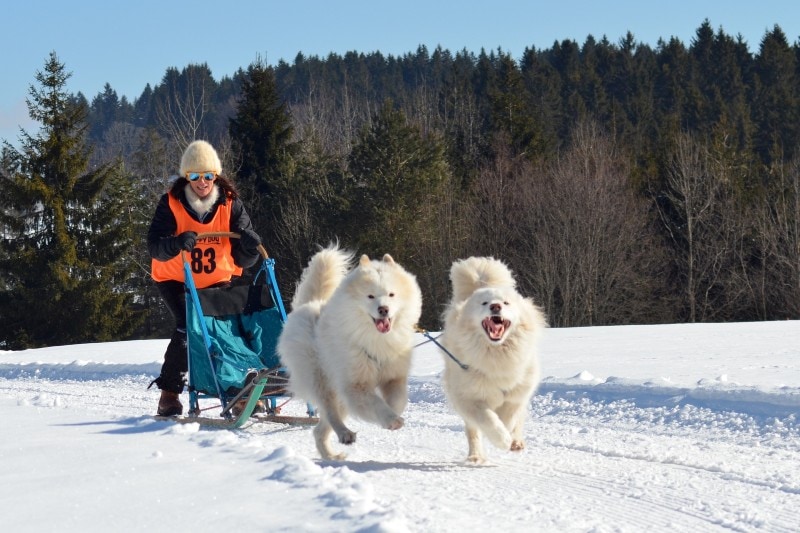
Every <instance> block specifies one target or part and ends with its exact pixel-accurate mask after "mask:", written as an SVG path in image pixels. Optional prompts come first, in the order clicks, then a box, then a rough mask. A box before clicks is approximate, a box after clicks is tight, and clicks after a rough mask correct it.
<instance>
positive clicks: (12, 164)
mask: <svg viewBox="0 0 800 533" xmlns="http://www.w3.org/2000/svg"><path fill="white" fill-rule="evenodd" d="M69 76H70V74H69V73H67V72H66V71H65V69H64V65H63V64H62V63H60V62H59V60H58V57H57V56H56V54H55V53H51V54H50V58H49V60H48V61H47V62H46V63H45V67H44V70H43V71H40V72H37V74H36V80H37V82H38V83H39V86H38V87H34V86H31V89H30V100H29V101H28V106H29V111H30V116H31V118H33V119H34V120H36V121H38V122H39V123H40V124H41V130H40V132H39V133H38V134H37V135H36V136H31V135H29V134H27V133H24V134H23V136H22V139H21V141H22V148H21V149H20V150H17V149H15V148H13V147H12V146H11V145H10V144H8V143H5V145H4V147H3V153H2V184H3V190H4V193H5V202H4V206H3V210H2V218H1V219H0V221H1V223H2V241H0V272H1V273H2V274H0V316H2V317H3V319H4V327H3V329H2V332H0V345H2V346H4V347H6V348H11V349H19V348H28V347H36V346H45V345H49V344H69V343H76V342H88V341H107V340H113V339H119V338H124V337H126V336H127V335H129V334H130V333H131V332H132V331H133V330H134V329H135V327H136V326H137V322H138V321H139V320H140V319H141V318H142V317H140V316H137V313H135V311H134V308H133V304H134V296H135V295H134V294H133V293H132V292H129V291H125V290H123V289H124V288H125V287H126V286H127V283H128V281H129V279H130V276H131V269H132V268H133V265H132V264H131V262H130V261H128V259H127V257H126V253H127V251H128V250H129V249H130V246H131V244H132V243H133V239H132V231H133V227H132V225H131V220H130V218H129V216H128V208H127V206H128V202H129V201H130V200H131V199H135V196H136V195H135V194H134V191H133V189H132V188H131V187H130V180H129V179H128V176H127V175H126V174H124V172H123V170H122V167H121V165H120V164H119V163H116V164H107V165H102V166H99V167H97V168H94V169H88V168H87V167H88V149H87V147H86V145H85V144H84V135H85V129H86V127H87V124H86V121H85V120H86V113H87V109H86V107H85V105H84V104H83V102H81V101H80V100H75V99H73V98H71V97H70V95H69V94H67V93H66V92H65V84H66V81H67V79H68V78H69Z"/></svg>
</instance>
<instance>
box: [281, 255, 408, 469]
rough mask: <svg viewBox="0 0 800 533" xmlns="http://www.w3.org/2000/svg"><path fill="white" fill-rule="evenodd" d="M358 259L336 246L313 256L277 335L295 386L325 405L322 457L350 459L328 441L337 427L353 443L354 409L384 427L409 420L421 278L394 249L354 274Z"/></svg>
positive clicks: (317, 432)
mask: <svg viewBox="0 0 800 533" xmlns="http://www.w3.org/2000/svg"><path fill="white" fill-rule="evenodd" d="M352 259H353V256H352V255H351V254H348V253H346V252H344V251H342V250H340V249H339V248H338V246H335V245H332V246H329V247H328V248H326V249H324V250H322V251H320V252H318V253H317V254H316V255H314V257H312V258H311V261H310V262H309V264H308V267H306V269H305V270H304V271H303V274H302V276H301V278H300V283H299V284H298V287H297V290H296V291H295V297H294V299H293V300H292V312H291V313H290V314H289V317H288V319H287V321H286V324H285V326H284V328H283V332H282V333H281V336H280V338H279V339H278V354H279V355H280V358H281V361H282V363H283V364H284V365H285V366H286V369H287V371H288V372H289V389H290V391H291V392H292V393H293V394H295V395H296V396H298V397H300V398H303V399H305V400H306V401H309V402H311V403H312V404H314V405H315V406H317V408H318V410H319V417H320V421H319V423H318V424H317V426H316V427H315V428H314V438H315V442H316V445H317V450H318V451H319V453H320V455H321V456H322V457H323V458H324V459H343V458H344V457H345V454H343V453H334V451H333V450H332V448H331V447H330V444H329V442H328V441H329V437H330V434H331V432H332V431H333V432H335V433H336V435H337V436H338V439H339V442H341V443H342V444H352V443H354V442H355V440H356V434H355V433H354V432H352V431H351V430H350V429H348V427H347V426H345V424H344V420H345V418H346V417H347V416H348V415H349V414H352V415H354V416H356V417H358V418H360V419H362V420H365V421H367V422H371V423H374V424H377V425H379V426H381V427H384V428H386V429H392V430H393V429H399V428H401V427H402V426H403V424H404V420H403V417H402V416H401V414H402V412H403V410H404V409H405V407H406V403H407V402H408V372H409V369H410V366H411V353H412V350H413V346H414V332H415V327H416V324H417V321H418V320H419V317H420V314H421V312H422V294H421V292H420V289H419V285H418V284H417V281H416V278H415V277H414V276H413V275H412V274H410V273H408V272H407V271H406V270H404V269H403V268H402V267H401V266H400V265H398V264H397V263H395V261H394V260H393V259H392V257H391V256H390V255H388V254H387V255H384V256H383V259H382V260H380V261H377V260H370V259H369V258H368V257H367V256H366V255H363V256H361V258H360V260H359V262H358V264H357V265H356V266H355V267H354V268H352V270H349V272H348V268H349V265H350V263H351V261H352ZM387 324H390V327H388V331H387Z"/></svg>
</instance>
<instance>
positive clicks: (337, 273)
mask: <svg viewBox="0 0 800 533" xmlns="http://www.w3.org/2000/svg"><path fill="white" fill-rule="evenodd" d="M352 261H353V254H352V253H350V252H347V251H345V250H342V249H340V248H339V245H338V244H331V245H329V246H328V247H327V248H324V249H322V250H320V251H319V252H317V253H316V254H314V256H313V257H312V258H311V260H310V261H309V262H308V266H307V267H306V268H305V269H304V270H303V274H302V275H301V276H300V282H299V283H298V284H297V289H296V290H295V292H294V298H292V309H297V308H298V307H300V306H301V305H303V304H306V303H308V302H312V301H314V300H321V301H323V302H324V301H327V300H328V298H330V297H331V295H332V294H333V291H335V290H336V287H338V286H339V284H340V283H341V282H342V279H344V277H345V275H346V274H347V272H348V271H349V270H350V266H351V262H352Z"/></svg>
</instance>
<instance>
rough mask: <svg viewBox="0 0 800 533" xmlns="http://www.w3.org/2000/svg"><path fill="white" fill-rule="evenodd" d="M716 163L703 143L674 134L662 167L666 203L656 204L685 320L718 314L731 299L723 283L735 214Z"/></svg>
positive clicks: (727, 183) (723, 174) (727, 181)
mask: <svg viewBox="0 0 800 533" xmlns="http://www.w3.org/2000/svg"><path fill="white" fill-rule="evenodd" d="M718 163H719V161H718V160H717V159H715V157H714V154H712V153H711V151H710V150H709V148H708V146H707V145H706V144H704V143H702V142H700V141H698V140H697V139H695V138H694V137H693V136H692V135H690V134H688V133H681V134H679V135H678V136H677V138H676V140H675V145H674V148H673V150H672V152H671V154H670V156H669V159H668V162H667V167H666V170H667V183H666V185H667V187H666V189H665V191H664V197H663V199H664V200H666V201H662V202H658V205H659V213H660V215H661V220H662V222H663V224H664V227H665V228H666V229H667V231H668V234H669V236H670V238H671V241H672V246H673V253H672V257H673V261H674V262H675V265H676V270H677V272H678V273H679V277H680V279H681V284H682V291H681V292H682V294H683V296H684V300H685V305H686V307H687V312H688V317H687V318H688V320H689V321H690V322H698V321H706V320H709V319H712V318H714V317H718V316H720V315H721V314H722V313H723V311H724V310H725V309H726V307H727V305H728V304H730V303H731V302H732V298H731V296H732V295H731V294H730V293H726V292H725V290H724V287H725V285H726V282H727V281H728V280H727V279H726V278H727V277H729V276H730V275H731V258H732V256H733V249H734V243H733V241H734V239H735V238H736V235H737V234H739V229H738V228H737V227H736V224H737V217H738V215H737V211H736V209H735V206H734V203H733V202H732V198H731V195H730V176H729V174H728V173H727V172H725V169H724V168H723V167H721V166H720V165H719V164H718ZM727 310H728V311H730V308H729V307H728V308H727Z"/></svg>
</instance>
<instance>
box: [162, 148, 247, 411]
mask: <svg viewBox="0 0 800 533" xmlns="http://www.w3.org/2000/svg"><path fill="white" fill-rule="evenodd" d="M210 232H235V233H238V234H240V235H241V237H240V238H239V239H224V238H223V239H216V238H211V239H205V238H204V239H199V240H198V237H197V235H198V233H210ZM259 244H261V239H260V238H259V236H258V234H257V233H256V232H255V231H253V224H252V222H251V221H250V216H249V215H248V214H247V211H246V210H245V208H244V204H242V201H241V199H240V198H239V195H238V193H237V191H236V188H235V187H234V186H233V183H232V182H230V181H229V180H228V179H226V178H225V177H224V176H222V164H221V163H220V160H219V156H218V155H217V152H216V150H214V148H213V147H212V146H211V145H210V144H209V143H207V142H206V141H194V142H192V143H191V144H190V145H189V146H188V147H187V148H186V151H185V152H184V153H183V157H182V158H181V166H180V175H179V177H178V179H177V180H176V181H175V183H174V184H173V185H172V187H171V189H170V190H169V192H168V193H166V194H164V195H163V196H162V197H161V199H160V200H159V202H158V206H156V212H155V215H153V220H152V222H151V223H150V230H149V231H148V233H147V247H148V250H149V252H150V257H151V258H152V262H151V274H152V277H153V279H154V280H155V281H156V285H157V287H158V290H159V292H160V294H161V296H162V298H163V299H164V303H166V305H167V308H168V309H169V310H170V312H171V313H172V316H173V317H174V318H175V331H174V332H173V333H172V338H171V339H170V342H169V345H168V346H167V351H166V353H165V354H164V364H163V365H162V366H161V374H160V375H159V376H158V378H156V379H155V380H153V382H152V383H151V384H150V385H151V386H152V385H153V383H155V384H156V385H158V388H159V389H161V398H160V399H159V402H158V411H157V412H158V414H159V415H161V416H175V415H180V414H182V413H183V405H182V404H181V402H180V393H181V392H183V386H184V374H185V373H186V371H187V354H186V307H185V303H184V271H183V259H182V257H181V251H186V252H187V253H188V258H187V260H188V261H189V264H190V266H191V269H192V274H193V276H192V277H193V280H194V282H195V285H196V286H197V288H199V289H201V288H205V287H211V286H218V285H221V284H225V283H229V282H230V281H231V279H233V278H234V277H236V276H240V275H241V273H242V269H243V268H247V267H249V266H252V265H253V264H255V262H256V261H257V260H258V258H259V252H258V245H259Z"/></svg>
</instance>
